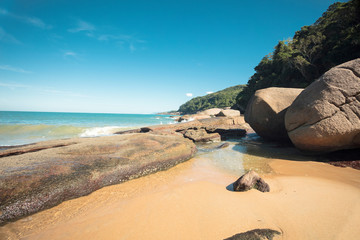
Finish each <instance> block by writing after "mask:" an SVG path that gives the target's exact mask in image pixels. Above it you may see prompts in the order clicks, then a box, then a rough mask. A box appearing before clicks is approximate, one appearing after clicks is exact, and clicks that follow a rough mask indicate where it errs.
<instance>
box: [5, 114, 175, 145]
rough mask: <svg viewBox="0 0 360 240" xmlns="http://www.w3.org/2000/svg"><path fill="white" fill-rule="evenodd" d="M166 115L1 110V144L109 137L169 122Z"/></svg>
mask: <svg viewBox="0 0 360 240" xmlns="http://www.w3.org/2000/svg"><path fill="white" fill-rule="evenodd" d="M172 123H174V120H173V119H171V118H170V116H168V115H156V114H108V113H60V112H15V111H14V112H13V111H0V146H15V145H22V144H29V143H35V142H40V141H45V140H51V139H63V138H71V137H97V136H109V135H112V134H113V133H114V132H117V131H121V130H126V129H131V128H136V127H143V126H150V125H159V124H172Z"/></svg>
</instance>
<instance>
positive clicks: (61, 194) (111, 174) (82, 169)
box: [0, 134, 196, 225]
mask: <svg viewBox="0 0 360 240" xmlns="http://www.w3.org/2000/svg"><path fill="white" fill-rule="evenodd" d="M195 152H196V146H195V145H194V143H193V142H192V141H190V140H188V139H185V138H183V137H182V136H180V137H179V136H176V135H165V136H164V135H154V134H126V135H116V136H110V137H99V138H81V139H68V140H57V141H47V142H41V143H37V144H32V145H27V146H23V147H19V148H11V149H7V150H3V151H1V155H0V225H1V224H4V223H6V222H8V221H12V220H15V219H17V218H19V217H23V216H26V215H29V214H32V213H35V212H38V211H40V210H43V209H45V208H49V207H53V206H55V205H57V204H59V203H61V202H62V201H65V200H69V199H72V198H76V197H80V196H84V195H87V194H89V193H91V192H93V191H95V190H97V189H99V188H102V187H104V186H108V185H112V184H117V183H120V182H124V181H127V180H129V179H133V178H137V177H140V176H144V175H147V174H150V173H154V172H157V171H160V170H165V169H168V168H170V167H172V166H174V165H176V164H178V163H180V162H184V161H186V160H188V159H190V158H191V157H192V156H194V154H195Z"/></svg>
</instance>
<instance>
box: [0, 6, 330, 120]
mask: <svg viewBox="0 0 360 240" xmlns="http://www.w3.org/2000/svg"><path fill="white" fill-rule="evenodd" d="M334 2H335V1H334V0H301V1H300V0H274V1H269V0H257V1H256V0H219V1H217V0H216V1H215V0H214V1H212V0H207V1H203V0H198V1H196V0H192V1H189V0H181V1H180V0H179V1H175V0H163V1H158V0H152V1H137V0H129V1H127V0H126V1H125V0H119V1H107V0H102V1H99V0H92V1H88V0H86V1H83V0H72V1H68V0H53V1H48V0H31V1H29V0H2V1H0V110H10V111H11V110H13V111H54V112H109V113H154V112H159V111H166V110H175V109H178V107H179V106H180V105H181V104H182V103H184V102H186V101H188V100H190V99H191V98H192V97H196V96H203V95H206V93H207V92H215V91H218V90H221V89H224V88H226V87H230V86H234V85H237V84H245V83H246V82H247V80H248V79H249V77H250V76H251V75H252V74H253V73H254V70H253V69H254V67H255V66H256V65H257V64H258V63H259V61H260V60H261V59H262V57H263V56H265V55H266V54H268V53H270V52H272V51H273V47H274V46H275V45H276V44H277V42H278V41H279V40H284V39H287V38H290V37H292V36H293V35H294V33H295V31H297V30H300V28H301V26H304V25H309V24H312V23H313V22H315V20H316V19H318V18H319V17H320V16H321V14H322V13H323V12H324V11H325V10H326V9H327V8H328V6H329V5H330V4H332V3H334Z"/></svg>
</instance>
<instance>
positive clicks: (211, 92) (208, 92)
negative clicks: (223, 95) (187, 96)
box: [206, 92, 214, 94]
mask: <svg viewBox="0 0 360 240" xmlns="http://www.w3.org/2000/svg"><path fill="white" fill-rule="evenodd" d="M212 93H214V92H206V94H212Z"/></svg>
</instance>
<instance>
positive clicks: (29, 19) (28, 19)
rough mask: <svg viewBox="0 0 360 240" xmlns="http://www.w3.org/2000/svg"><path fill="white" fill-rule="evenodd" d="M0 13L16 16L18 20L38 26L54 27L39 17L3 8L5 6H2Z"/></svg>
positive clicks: (44, 27)
mask: <svg viewBox="0 0 360 240" xmlns="http://www.w3.org/2000/svg"><path fill="white" fill-rule="evenodd" d="M0 14H1V15H5V16H9V17H11V18H14V19H16V20H18V21H21V22H24V23H27V24H30V25H33V26H35V27H38V28H42V29H51V28H52V26H51V25H49V24H46V23H44V22H43V21H42V20H41V19H39V18H36V17H28V16H21V15H17V14H14V13H11V12H9V11H7V10H6V9H3V8H0Z"/></svg>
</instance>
